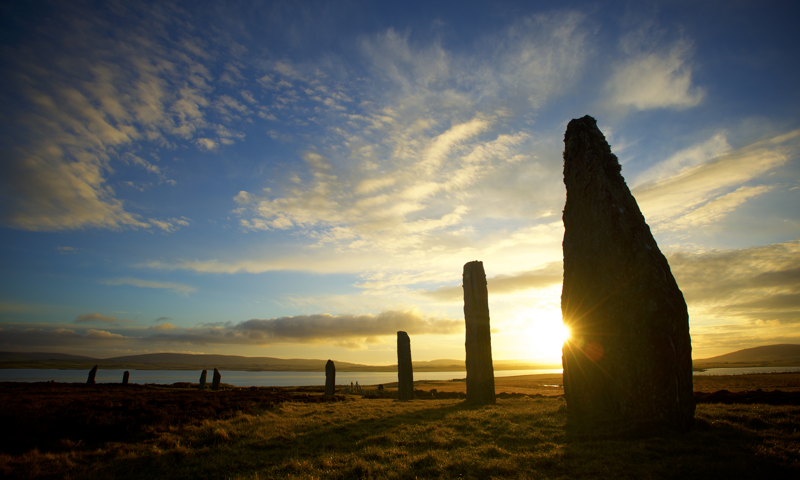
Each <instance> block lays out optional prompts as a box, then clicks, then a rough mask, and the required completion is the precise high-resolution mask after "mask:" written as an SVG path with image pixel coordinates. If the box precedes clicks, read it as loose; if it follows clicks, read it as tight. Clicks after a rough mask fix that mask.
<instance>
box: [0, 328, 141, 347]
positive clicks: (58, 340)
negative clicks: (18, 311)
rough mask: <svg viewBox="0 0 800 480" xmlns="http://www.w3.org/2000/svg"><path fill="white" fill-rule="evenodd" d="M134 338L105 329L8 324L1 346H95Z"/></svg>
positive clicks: (0, 336)
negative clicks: (80, 330)
mask: <svg viewBox="0 0 800 480" xmlns="http://www.w3.org/2000/svg"><path fill="white" fill-rule="evenodd" d="M128 340H132V339H131V338H129V337H125V336H123V335H120V334H117V333H111V332H108V331H105V330H94V329H88V330H85V331H83V332H76V331H75V330H72V329H67V328H55V329H43V328H20V327H16V326H7V327H4V328H3V329H2V330H1V331H0V346H2V347H3V348H9V347H13V348H19V347H25V348H32V347H38V348H45V347H70V348H81V347H93V346H107V345H108V344H109V342H112V343H117V342H124V341H128Z"/></svg>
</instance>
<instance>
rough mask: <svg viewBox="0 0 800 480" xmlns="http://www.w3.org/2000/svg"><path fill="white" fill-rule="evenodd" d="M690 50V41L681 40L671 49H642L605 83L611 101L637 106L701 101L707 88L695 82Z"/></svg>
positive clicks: (677, 105)
mask: <svg viewBox="0 0 800 480" xmlns="http://www.w3.org/2000/svg"><path fill="white" fill-rule="evenodd" d="M690 53H691V45H690V44H689V43H688V42H687V41H683V40H681V41H678V42H676V43H675V44H674V45H673V46H672V47H671V48H670V49H669V50H668V51H658V52H647V53H640V54H637V55H635V56H633V57H632V58H629V59H627V60H625V61H624V62H621V63H620V64H618V65H616V66H615V68H614V73H613V74H612V75H611V78H610V79H609V80H608V82H607V83H606V87H605V88H606V91H607V92H608V93H609V95H610V102H611V103H612V104H613V105H616V106H621V107H626V108H633V109H636V110H650V109H654V108H673V109H678V110H681V109H686V108H690V107H694V106H696V105H698V104H699V103H700V101H701V100H702V99H703V97H704V96H705V90H704V89H703V88H700V87H696V86H693V85H692V66H691V64H690V63H689V56H690Z"/></svg>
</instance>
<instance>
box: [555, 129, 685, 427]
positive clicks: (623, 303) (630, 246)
mask: <svg viewBox="0 0 800 480" xmlns="http://www.w3.org/2000/svg"><path fill="white" fill-rule="evenodd" d="M564 144H565V149H564V184H565V185H566V188H567V203H566V206H565V207H564V216H563V219H564V243H563V248H564V287H563V291H562V294H561V310H562V314H563V316H564V323H565V324H566V325H567V326H568V327H569V328H570V329H571V332H572V336H571V339H570V341H568V342H567V343H566V344H565V345H564V351H563V357H562V362H563V366H564V395H565V398H566V401H567V412H568V418H569V421H570V423H577V424H584V425H597V424H598V423H602V422H606V421H611V422H623V423H631V424H632V423H640V422H642V423H650V422H654V423H659V424H663V425H668V426H671V427H674V428H678V429H686V428H689V427H690V426H691V425H692V423H693V420H694V409H695V404H694V397H693V393H692V345H691V338H690V337H689V315H688V312H687V309H686V302H685V301H684V299H683V294H682V293H681V291H680V289H679V288H678V285H677V283H676V282H675V279H674V277H673V276H672V273H671V271H670V268H669V264H668V263H667V260H666V258H665V257H664V255H663V254H662V253H661V252H660V251H659V249H658V246H657V245H656V242H655V240H654V239H653V236H652V234H651V233H650V229H649V227H648V226H647V224H646V223H645V219H644V216H642V213H641V212H640V210H639V206H638V205H637V204H636V200H635V199H634V198H633V195H631V192H630V190H629V189H628V187H627V185H626V184H625V180H624V179H623V178H622V175H620V170H621V167H620V164H619V162H618V161H617V157H616V156H615V155H614V154H613V153H611V148H610V147H609V146H608V143H606V140H605V137H604V136H603V134H602V133H601V132H600V130H599V129H598V128H597V123H596V121H595V120H594V119H593V118H592V117H589V116H586V117H583V118H581V119H576V120H572V121H571V122H570V123H569V125H568V126H567V131H566V135H565V136H564Z"/></svg>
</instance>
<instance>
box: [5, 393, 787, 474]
mask: <svg viewBox="0 0 800 480" xmlns="http://www.w3.org/2000/svg"><path fill="white" fill-rule="evenodd" d="M697 419H698V421H697V428H695V429H694V430H693V431H691V432H690V433H688V434H677V433H673V432H669V431H662V432H649V433H648V434H646V435H643V434H641V433H639V434H636V433H632V432H625V433H620V432H617V433H608V432H607V433H602V434H591V435H590V434H587V433H585V432H584V433H582V432H578V431H574V430H571V429H568V428H567V427H566V425H565V424H566V413H565V409H564V402H563V400H561V399H560V398H557V397H540V398H529V397H524V398H513V399H505V400H500V401H499V402H498V404H497V405H494V406H487V407H470V406H467V405H465V404H464V403H463V402H461V401H459V400H415V401H411V402H397V401H394V400H390V399H375V400H368V399H361V398H357V399H353V400H349V401H345V402H338V403H329V404H297V403H284V404H282V405H280V406H278V407H277V408H274V409H272V410H264V411H261V412H255V413H250V414H240V415H234V416H232V417H230V418H228V419H224V420H215V421H212V420H206V421H204V422H203V423H202V424H199V425H193V426H190V425H186V426H177V427H172V428H169V429H167V430H165V431H160V432H155V431H154V432H151V433H150V435H149V437H148V438H147V439H145V440H143V441H140V442H138V443H125V442H107V443H104V444H102V445H92V446H87V445H82V444H73V443H70V440H69V439H63V440H62V446H63V448H62V449H61V451H51V452H40V451H37V450H34V451H31V452H28V453H26V454H23V455H16V456H10V455H3V456H2V457H0V468H2V470H0V471H2V472H4V473H5V474H6V475H8V476H11V477H19V478H47V477H52V478H192V479H195V478H231V479H267V478H290V479H291V478H343V479H344V478H348V479H349V478H409V479H411V478H800V432H798V426H800V407H798V406H768V405H698V409H697Z"/></svg>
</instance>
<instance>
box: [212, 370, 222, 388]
mask: <svg viewBox="0 0 800 480" xmlns="http://www.w3.org/2000/svg"><path fill="white" fill-rule="evenodd" d="M220 381H222V375H220V373H219V370H217V369H216V368H215V369H214V378H213V379H212V380H211V389H212V390H219V382H220Z"/></svg>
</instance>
